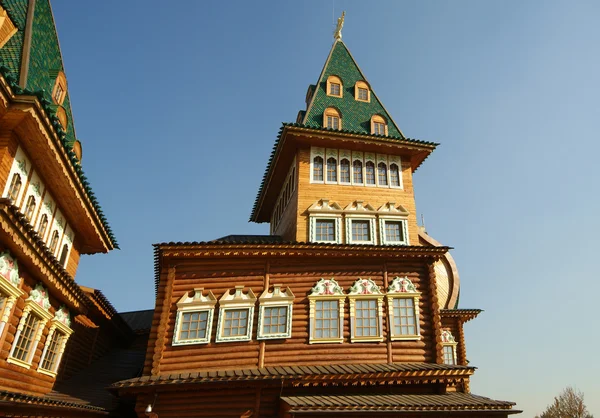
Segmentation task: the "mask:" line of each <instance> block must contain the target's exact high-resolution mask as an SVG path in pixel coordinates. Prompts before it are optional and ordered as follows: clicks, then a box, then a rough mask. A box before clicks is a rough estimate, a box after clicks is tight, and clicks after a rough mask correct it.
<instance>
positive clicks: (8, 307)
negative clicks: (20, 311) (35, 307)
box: [0, 251, 25, 336]
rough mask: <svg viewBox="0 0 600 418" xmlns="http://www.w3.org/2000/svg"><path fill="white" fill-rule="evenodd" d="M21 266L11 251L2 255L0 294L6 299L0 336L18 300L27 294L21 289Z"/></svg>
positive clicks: (0, 257)
mask: <svg viewBox="0 0 600 418" xmlns="http://www.w3.org/2000/svg"><path fill="white" fill-rule="evenodd" d="M20 284H21V278H20V277H19V265H18V263H17V260H16V259H15V258H13V256H12V255H11V254H10V252H9V251H5V252H3V253H0V294H1V295H4V296H5V297H6V302H5V303H4V306H3V309H2V312H1V313H0V314H1V315H2V316H1V317H0V336H2V334H3V332H4V328H5V327H6V323H7V322H8V320H9V319H10V315H11V313H12V310H13V308H14V307H15V303H16V302H17V299H18V298H20V297H21V296H23V295H24V294H25V292H23V291H22V290H21V289H20V288H19V285H20Z"/></svg>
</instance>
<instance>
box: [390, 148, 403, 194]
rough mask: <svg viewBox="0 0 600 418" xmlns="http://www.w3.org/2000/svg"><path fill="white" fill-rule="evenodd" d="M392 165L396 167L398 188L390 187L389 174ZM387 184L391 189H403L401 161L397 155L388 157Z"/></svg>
mask: <svg viewBox="0 0 600 418" xmlns="http://www.w3.org/2000/svg"><path fill="white" fill-rule="evenodd" d="M392 164H396V165H397V166H398V179H399V183H400V185H399V186H392V176H391V174H390V171H391V166H392ZM388 183H389V185H390V188H392V189H404V182H403V180H402V159H401V158H400V157H399V156H397V155H388Z"/></svg>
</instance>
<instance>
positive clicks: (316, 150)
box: [310, 147, 327, 184]
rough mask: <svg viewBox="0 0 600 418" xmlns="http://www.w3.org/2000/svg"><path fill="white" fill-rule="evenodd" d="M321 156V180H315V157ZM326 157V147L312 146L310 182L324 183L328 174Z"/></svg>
mask: <svg viewBox="0 0 600 418" xmlns="http://www.w3.org/2000/svg"><path fill="white" fill-rule="evenodd" d="M317 157H321V160H322V161H323V163H322V170H321V177H322V178H321V180H315V164H314V162H315V158H317ZM326 174H327V173H326V158H325V148H320V147H310V183H316V184H324V183H325V176H326Z"/></svg>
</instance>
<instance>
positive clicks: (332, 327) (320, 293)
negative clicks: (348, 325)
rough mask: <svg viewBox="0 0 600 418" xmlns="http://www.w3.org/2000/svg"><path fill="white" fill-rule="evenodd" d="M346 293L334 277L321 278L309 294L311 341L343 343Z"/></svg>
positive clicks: (311, 342) (312, 342)
mask: <svg viewBox="0 0 600 418" xmlns="http://www.w3.org/2000/svg"><path fill="white" fill-rule="evenodd" d="M345 297H346V295H345V294H344V291H343V290H342V289H341V288H340V286H339V285H338V283H337V282H336V281H335V280H334V279H333V278H332V279H320V280H319V281H318V282H317V284H316V285H315V286H314V287H313V288H312V289H311V292H310V294H309V295H308V299H309V303H310V335H309V343H310V344H314V343H341V342H342V340H343V339H342V330H343V322H344V299H345Z"/></svg>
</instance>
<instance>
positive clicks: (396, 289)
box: [386, 277, 421, 341]
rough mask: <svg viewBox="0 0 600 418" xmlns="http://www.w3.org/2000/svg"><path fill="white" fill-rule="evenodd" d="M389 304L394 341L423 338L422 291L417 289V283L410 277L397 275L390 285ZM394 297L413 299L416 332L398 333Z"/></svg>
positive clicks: (391, 336)
mask: <svg viewBox="0 0 600 418" xmlns="http://www.w3.org/2000/svg"><path fill="white" fill-rule="evenodd" d="M386 297H387V305H388V318H389V324H390V325H389V328H390V329H389V333H390V339H391V340H392V341H404V340H420V339H421V321H420V311H421V309H420V307H419V299H420V297H421V293H420V292H419V291H417V288H416V287H415V285H414V284H413V283H412V281H410V279H409V278H408V277H395V278H394V280H392V282H391V283H390V285H389V286H388V293H387V295H386ZM394 299H412V301H413V313H414V321H415V330H416V334H414V335H410V334H409V335H405V334H396V333H395V325H394V322H395V321H394V318H395V315H394Z"/></svg>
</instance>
